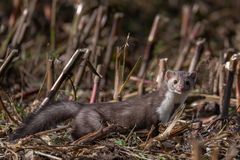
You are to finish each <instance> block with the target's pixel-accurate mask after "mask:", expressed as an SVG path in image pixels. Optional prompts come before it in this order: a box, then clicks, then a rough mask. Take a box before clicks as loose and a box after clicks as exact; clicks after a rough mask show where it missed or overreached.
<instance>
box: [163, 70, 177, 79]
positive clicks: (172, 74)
mask: <svg viewBox="0 0 240 160" xmlns="http://www.w3.org/2000/svg"><path fill="white" fill-rule="evenodd" d="M173 76H175V72H174V71H170V70H168V71H167V72H166V73H165V77H164V80H165V81H168V80H169V79H170V78H172V77H173Z"/></svg>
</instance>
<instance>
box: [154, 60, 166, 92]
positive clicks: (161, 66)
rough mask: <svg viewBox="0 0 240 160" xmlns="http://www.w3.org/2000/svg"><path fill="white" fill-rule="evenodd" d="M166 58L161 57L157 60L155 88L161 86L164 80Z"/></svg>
mask: <svg viewBox="0 0 240 160" xmlns="http://www.w3.org/2000/svg"><path fill="white" fill-rule="evenodd" d="M167 60H168V59H167V58H161V59H159V62H158V67H159V68H158V74H157V77H156V82H157V88H160V87H161V84H162V82H163V80H164V75H165V72H166V70H167Z"/></svg>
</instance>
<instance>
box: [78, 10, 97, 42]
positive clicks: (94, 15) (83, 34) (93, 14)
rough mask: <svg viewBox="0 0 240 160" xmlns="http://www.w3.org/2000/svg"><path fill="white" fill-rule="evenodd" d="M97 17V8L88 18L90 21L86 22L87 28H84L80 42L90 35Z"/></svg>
mask: <svg viewBox="0 0 240 160" xmlns="http://www.w3.org/2000/svg"><path fill="white" fill-rule="evenodd" d="M96 17H97V10H94V12H93V13H92V15H91V17H90V18H89V20H88V23H87V24H86V26H85V28H84V29H83V33H82V35H81V37H80V43H83V42H84V41H85V40H86V38H87V37H88V34H89V32H90V30H91V29H92V27H93V25H94V22H95V19H96Z"/></svg>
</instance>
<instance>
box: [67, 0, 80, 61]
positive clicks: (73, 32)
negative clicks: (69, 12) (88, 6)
mask: <svg viewBox="0 0 240 160" xmlns="http://www.w3.org/2000/svg"><path fill="white" fill-rule="evenodd" d="M82 8H83V5H82V4H81V3H80V4H78V5H77V8H76V12H75V15H74V18H73V22H72V30H71V32H70V36H69V39H68V46H67V51H66V62H65V63H67V60H68V59H69V57H70V55H71V53H72V52H73V51H74V50H75V49H76V44H77V42H74V41H77V39H78V38H76V35H77V31H78V24H79V21H80V17H81V13H82Z"/></svg>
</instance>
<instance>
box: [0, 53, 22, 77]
mask: <svg viewBox="0 0 240 160" xmlns="http://www.w3.org/2000/svg"><path fill="white" fill-rule="evenodd" d="M17 56H18V50H16V49H12V50H11V52H10V54H9V55H8V57H7V58H6V60H5V61H4V62H3V64H2V66H1V67H0V78H1V77H2V76H3V74H4V71H5V70H6V69H7V67H8V66H9V65H10V63H11V62H12V61H13V59H14V58H15V57H17Z"/></svg>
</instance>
